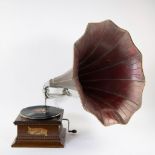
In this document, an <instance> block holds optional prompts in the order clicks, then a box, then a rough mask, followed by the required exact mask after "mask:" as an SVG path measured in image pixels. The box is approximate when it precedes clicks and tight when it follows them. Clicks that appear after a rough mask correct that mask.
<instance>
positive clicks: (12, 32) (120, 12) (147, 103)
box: [0, 0, 155, 155]
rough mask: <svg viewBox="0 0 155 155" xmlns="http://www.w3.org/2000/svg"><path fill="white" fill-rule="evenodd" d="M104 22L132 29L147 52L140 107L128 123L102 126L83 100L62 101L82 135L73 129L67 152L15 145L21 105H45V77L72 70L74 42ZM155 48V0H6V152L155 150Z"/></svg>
mask: <svg viewBox="0 0 155 155" xmlns="http://www.w3.org/2000/svg"><path fill="white" fill-rule="evenodd" d="M106 19H111V20H113V21H114V22H115V23H116V24H118V25H119V26H121V27H122V28H125V29H127V30H128V31H129V32H130V34H131V36H132V38H133V40H134V42H135V44H136V45H137V47H138V48H139V49H140V51H141V52H142V54H143V66H144V73H145V77H146V86H145V89H144V94H143V105H142V108H141V109H140V110H139V111H138V112H136V113H135V115H134V116H133V117H132V118H131V120H130V122H129V123H128V124H127V125H125V126H124V125H114V126H110V127H104V126H103V125H101V124H100V123H99V122H98V121H97V119H96V118H95V117H94V116H93V115H91V114H89V113H88V112H86V111H84V110H83V108H82V106H81V102H80V100H79V99H76V98H73V97H71V98H68V97H65V99H64V100H61V99H59V100H58V101H57V102H59V103H56V104H59V106H60V107H62V108H64V109H65V117H67V118H69V119H70V120H71V126H72V128H76V129H77V130H78V134H76V135H72V134H67V137H66V145H65V148H64V149H50V148H48V149H47V148H35V149H34V148H11V144H12V142H13V140H14V138H15V136H16V127H15V126H14V125H13V121H14V120H15V118H16V116H17V115H18V114H19V112H20V110H21V109H22V108H24V107H27V106H32V105H38V104H44V98H43V93H42V87H43V84H44V82H46V81H47V80H49V79H50V78H53V77H55V76H57V75H60V74H62V73H64V72H65V71H66V70H68V69H70V68H72V63H73V44H74V42H75V41H76V40H77V39H78V38H79V37H80V36H81V35H82V34H83V32H84V31H85V28H86V25H87V23H88V22H100V21H103V20H106ZM154 46H155V1H154V0H145V1H144V0H128V1H127V0H117V1H116V0H85V1H84V0H81V1H80V0H77V1H73V0H65V1H63V0H61V1H60V0H10V1H9V0H0V154H1V155H21V154H23V155H28V154H32V155H51V154H54V155H58V154H64V155H68V154H74V155H76V154H78V155H79V154H81V155H83V154H90V155H94V154H95V155H103V154H104V155H110V154H115V155H137V154H141V155H146V154H149V155H154V154H155V104H154V102H155V100H154V99H155V94H154V90H155V68H154V67H155V54H154V53H155V47H154ZM48 104H49V105H53V104H54V103H53V102H52V101H48ZM64 125H65V126H66V124H64Z"/></svg>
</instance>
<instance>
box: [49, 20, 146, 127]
mask: <svg viewBox="0 0 155 155" xmlns="http://www.w3.org/2000/svg"><path fill="white" fill-rule="evenodd" d="M144 83H145V78H144V74H143V69H142V55H141V53H140V51H139V50H138V49H137V47H136V46H135V44H134V43H133V41H132V39H131V37H130V34H129V33H128V31H126V30H124V29H122V28H120V27H118V26H117V25H116V24H114V23H113V22H112V21H110V20H106V21H104V22H101V23H89V24H88V26H87V29H86V31H85V33H84V35H83V36H82V37H81V38H80V39H79V40H77V41H76V42H75V44H74V65H73V70H70V71H68V72H67V73H65V74H63V75H61V76H58V77H56V78H54V79H51V80H50V86H51V87H62V88H70V89H77V90H78V92H79V94H80V98H81V101H82V104H83V107H84V108H85V109H86V110H87V111H89V112H90V113H92V114H94V115H95V116H96V117H97V118H98V119H99V120H100V121H101V123H103V124H104V125H106V126H108V125H112V124H116V123H119V124H126V123H127V122H128V121H129V119H130V117H131V116H132V115H133V114H134V112H135V111H136V110H138V109H139V108H140V106H141V102H142V91H143V88H144Z"/></svg>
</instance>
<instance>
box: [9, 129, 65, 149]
mask: <svg viewBox="0 0 155 155" xmlns="http://www.w3.org/2000/svg"><path fill="white" fill-rule="evenodd" d="M65 135H66V129H63V133H62V135H61V137H60V138H57V139H18V137H17V138H16V139H15V141H14V143H13V144H12V147H46V148H63V147H64V143H65Z"/></svg>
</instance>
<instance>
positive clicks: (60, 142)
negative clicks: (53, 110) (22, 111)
mask: <svg viewBox="0 0 155 155" xmlns="http://www.w3.org/2000/svg"><path fill="white" fill-rule="evenodd" d="M62 116H63V110H62V114H61V115H60V116H59V117H57V118H53V119H47V120H30V119H26V118H23V117H21V116H20V115H19V116H18V117H17V119H16V120H15V122H14V124H15V125H17V137H16V139H15V141H14V143H13V144H12V147H50V148H63V147H64V144H65V136H66V129H65V128H63V125H62Z"/></svg>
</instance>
